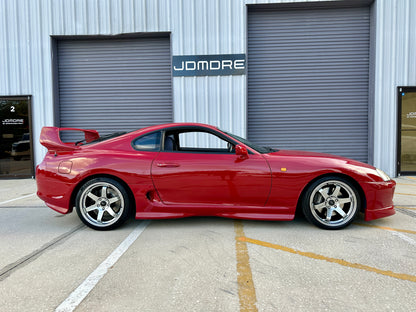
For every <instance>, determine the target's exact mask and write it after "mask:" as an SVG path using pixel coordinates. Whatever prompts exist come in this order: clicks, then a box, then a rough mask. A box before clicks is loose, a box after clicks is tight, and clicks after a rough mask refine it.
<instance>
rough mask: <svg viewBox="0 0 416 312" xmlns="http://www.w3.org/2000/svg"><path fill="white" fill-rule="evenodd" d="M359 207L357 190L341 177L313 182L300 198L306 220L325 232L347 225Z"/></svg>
mask: <svg viewBox="0 0 416 312" xmlns="http://www.w3.org/2000/svg"><path fill="white" fill-rule="evenodd" d="M360 206H361V200H360V195H359V193H358V191H357V189H356V188H355V187H354V185H352V184H351V183H350V182H349V181H348V180H346V179H344V178H341V177H324V178H321V179H319V180H317V181H315V182H314V183H312V184H311V185H310V186H309V188H308V189H307V191H306V193H305V195H304V196H303V198H302V208H303V213H304V215H305V217H306V219H308V221H309V222H311V223H313V224H315V225H317V226H318V227H320V228H323V229H327V230H338V229H342V228H344V227H346V226H347V225H349V224H350V223H351V222H352V221H353V220H354V218H355V217H356V215H357V214H358V211H359V210H360Z"/></svg>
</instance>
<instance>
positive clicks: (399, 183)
mask: <svg viewBox="0 0 416 312" xmlns="http://www.w3.org/2000/svg"><path fill="white" fill-rule="evenodd" d="M396 184H397V185H409V186H416V184H409V183H396Z"/></svg>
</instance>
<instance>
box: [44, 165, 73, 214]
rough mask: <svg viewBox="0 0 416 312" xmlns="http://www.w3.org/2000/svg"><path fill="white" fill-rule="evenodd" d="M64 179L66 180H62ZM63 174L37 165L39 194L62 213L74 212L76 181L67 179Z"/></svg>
mask: <svg viewBox="0 0 416 312" xmlns="http://www.w3.org/2000/svg"><path fill="white" fill-rule="evenodd" d="M62 180H64V181H62ZM65 180H67V179H62V177H61V176H58V175H56V174H53V173H52V174H51V173H50V172H47V171H45V170H42V168H39V166H38V167H37V170H36V184H37V189H38V190H37V195H38V197H39V198H40V199H42V200H43V201H44V202H45V204H46V205H47V206H48V207H49V208H51V209H53V210H55V211H57V212H59V213H62V214H67V213H70V212H72V208H73V207H72V206H71V194H72V191H73V188H74V183H73V182H70V181H65Z"/></svg>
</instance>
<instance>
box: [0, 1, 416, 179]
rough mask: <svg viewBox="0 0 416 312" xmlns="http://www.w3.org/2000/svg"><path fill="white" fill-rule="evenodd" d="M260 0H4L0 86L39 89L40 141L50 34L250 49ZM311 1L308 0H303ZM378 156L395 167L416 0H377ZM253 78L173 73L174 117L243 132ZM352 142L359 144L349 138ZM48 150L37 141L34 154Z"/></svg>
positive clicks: (178, 48)
mask: <svg viewBox="0 0 416 312" xmlns="http://www.w3.org/2000/svg"><path fill="white" fill-rule="evenodd" d="M275 2H294V1H292V0H289V1H260V0H258V1H255V0H253V1H252V0H246V1H243V0H197V1H196V0H176V1H172V0H89V1H85V0H65V1H64V0H0V42H1V44H0V95H33V98H32V105H33V110H32V112H33V135H34V138H35V143H37V138H38V137H39V134H40V129H41V127H42V126H44V125H52V124H53V116H54V114H53V81H52V70H53V68H52V64H53V63H52V52H51V42H52V40H51V36H58V35H115V34H121V33H137V32H171V45H172V54H173V55H189V54H233V53H246V45H247V27H246V26H247V25H246V24H247V8H246V4H254V3H275ZM296 2H304V1H296ZM373 5H374V9H375V14H376V33H375V35H376V47H375V51H376V53H375V54H376V55H375V57H376V59H375V65H376V70H375V115H374V117H375V122H374V162H375V165H377V166H379V167H381V168H382V169H384V170H386V171H387V172H388V173H390V174H395V168H396V164H395V163H396V119H397V118H396V108H397V103H396V102H397V100H396V87H397V86H399V85H413V86H414V85H416V55H415V54H416V52H415V51H416V21H415V19H414V16H416V2H415V1H412V0H376V1H375V2H374V4H373ZM246 98H247V80H246V76H245V75H241V76H214V77H212V76H211V77H174V78H173V104H174V120H175V121H197V122H205V123H210V124H214V125H218V126H220V127H222V128H224V129H227V130H230V131H233V132H235V133H236V134H239V135H245V134H246V130H247V121H246V119H247V118H246V112H247V104H246V102H247V100H246ZM351 148H353V147H351ZM43 153H44V150H43V149H42V148H41V147H40V145H39V144H36V145H35V163H39V162H40V160H41V159H42V157H43Z"/></svg>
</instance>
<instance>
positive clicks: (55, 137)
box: [39, 127, 100, 152]
mask: <svg viewBox="0 0 416 312" xmlns="http://www.w3.org/2000/svg"><path fill="white" fill-rule="evenodd" d="M61 131H81V132H84V135H85V142H86V143H89V142H92V141H94V140H98V139H99V138H100V135H99V134H98V131H96V130H85V129H77V128H58V127H43V128H42V131H41V133H40V139H39V141H40V144H42V145H43V146H45V147H46V148H47V149H48V151H55V152H57V151H73V150H76V149H78V148H79V146H77V145H76V143H64V142H62V141H61V137H60V135H59V133H60V132H61Z"/></svg>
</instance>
